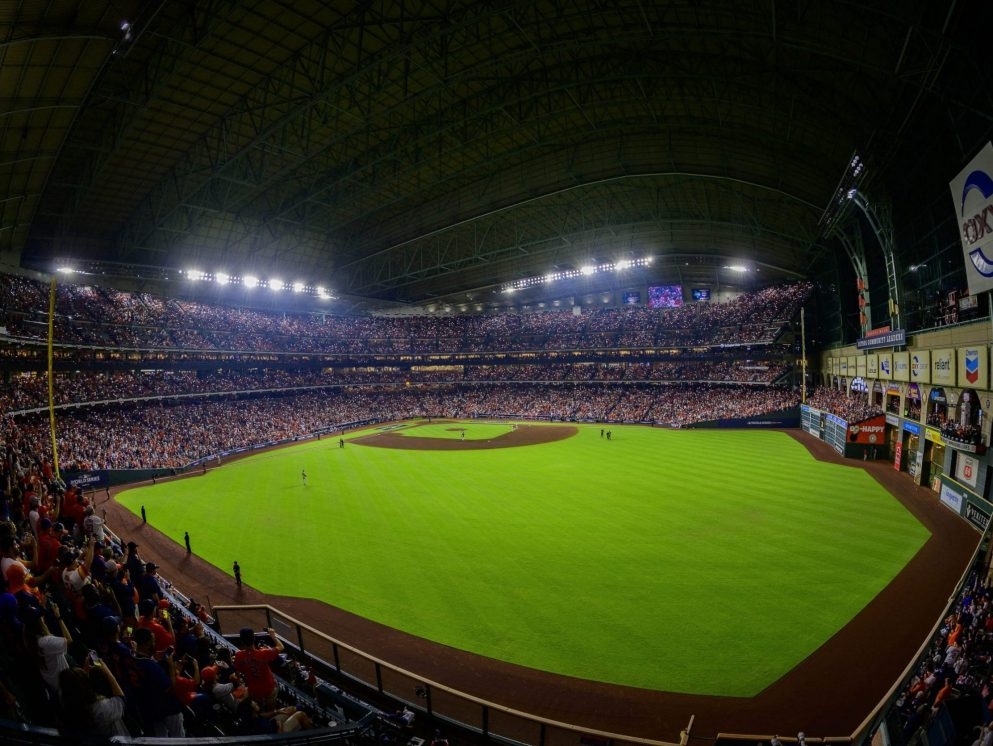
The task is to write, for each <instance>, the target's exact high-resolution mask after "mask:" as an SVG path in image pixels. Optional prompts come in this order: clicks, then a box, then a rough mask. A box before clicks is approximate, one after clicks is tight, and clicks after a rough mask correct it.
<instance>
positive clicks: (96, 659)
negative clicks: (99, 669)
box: [86, 650, 100, 666]
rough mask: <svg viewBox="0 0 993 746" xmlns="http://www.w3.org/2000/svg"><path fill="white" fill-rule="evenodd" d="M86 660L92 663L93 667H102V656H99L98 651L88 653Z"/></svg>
mask: <svg viewBox="0 0 993 746" xmlns="http://www.w3.org/2000/svg"><path fill="white" fill-rule="evenodd" d="M86 659H87V660H88V661H89V662H90V665H91V666H99V665H100V656H98V655H97V651H96V650H91V651H90V652H88V653H87V654H86Z"/></svg>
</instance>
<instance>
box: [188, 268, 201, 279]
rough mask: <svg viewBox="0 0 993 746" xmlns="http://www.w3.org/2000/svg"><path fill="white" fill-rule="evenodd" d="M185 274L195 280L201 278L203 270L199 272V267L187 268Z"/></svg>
mask: <svg viewBox="0 0 993 746" xmlns="http://www.w3.org/2000/svg"><path fill="white" fill-rule="evenodd" d="M186 276H187V277H189V278H190V279H191V280H193V281H194V282H196V281H197V280H202V279H203V272H201V271H200V270H199V269H188V270H186Z"/></svg>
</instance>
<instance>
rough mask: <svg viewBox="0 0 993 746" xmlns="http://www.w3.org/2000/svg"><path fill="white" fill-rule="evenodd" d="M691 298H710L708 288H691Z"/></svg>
mask: <svg viewBox="0 0 993 746" xmlns="http://www.w3.org/2000/svg"><path fill="white" fill-rule="evenodd" d="M693 300H710V288H693Z"/></svg>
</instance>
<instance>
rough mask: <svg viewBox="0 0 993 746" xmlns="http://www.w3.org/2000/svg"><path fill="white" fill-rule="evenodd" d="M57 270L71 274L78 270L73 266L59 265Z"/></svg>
mask: <svg viewBox="0 0 993 746" xmlns="http://www.w3.org/2000/svg"><path fill="white" fill-rule="evenodd" d="M55 271H56V272H61V273H62V274H64V275H71V274H73V273H74V272H75V271H76V270H74V269H73V268H72V267H58V268H57V269H56V270H55Z"/></svg>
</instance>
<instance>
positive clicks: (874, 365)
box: [865, 353, 879, 378]
mask: <svg viewBox="0 0 993 746" xmlns="http://www.w3.org/2000/svg"><path fill="white" fill-rule="evenodd" d="M865 377H866V378H879V355H877V354H876V353H872V354H869V355H866V356H865Z"/></svg>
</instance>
